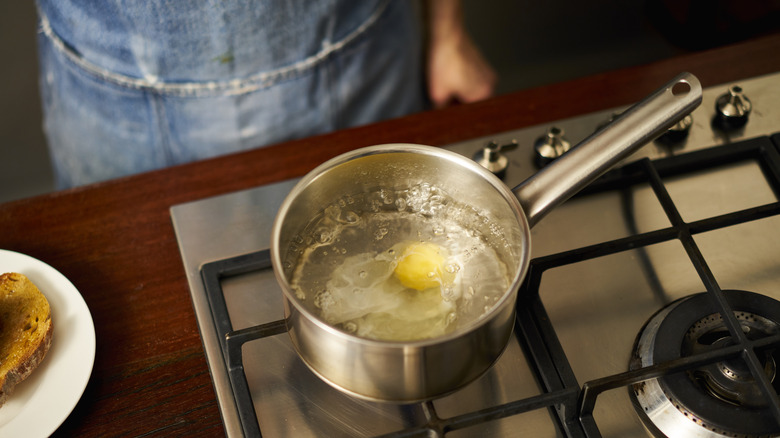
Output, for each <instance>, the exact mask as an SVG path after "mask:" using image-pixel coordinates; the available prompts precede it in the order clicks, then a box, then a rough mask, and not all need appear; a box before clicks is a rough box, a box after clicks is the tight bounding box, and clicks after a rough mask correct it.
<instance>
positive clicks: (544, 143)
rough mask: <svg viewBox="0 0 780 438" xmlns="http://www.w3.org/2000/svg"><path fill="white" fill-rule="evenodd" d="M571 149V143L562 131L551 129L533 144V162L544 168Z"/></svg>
mask: <svg viewBox="0 0 780 438" xmlns="http://www.w3.org/2000/svg"><path fill="white" fill-rule="evenodd" d="M569 149H571V143H569V141H568V140H566V137H564V132H563V129H561V128H558V127H555V126H553V127H551V128H550V129H548V130H547V133H546V134H545V135H544V136H542V137H539V138H538V139H536V142H534V150H535V151H536V153H535V154H534V157H535V162H536V165H537V166H538V167H544V166H546V165H548V164H550V163H551V162H552V161H553V160H555V159H556V158H558V157H560V156H561V155H563V154H565V153H566V152H568V151H569Z"/></svg>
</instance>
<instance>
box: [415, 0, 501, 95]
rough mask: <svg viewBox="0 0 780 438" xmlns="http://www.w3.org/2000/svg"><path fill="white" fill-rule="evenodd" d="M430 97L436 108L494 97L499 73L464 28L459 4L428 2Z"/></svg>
mask: <svg viewBox="0 0 780 438" xmlns="http://www.w3.org/2000/svg"><path fill="white" fill-rule="evenodd" d="M428 8H429V9H428V14H429V29H430V36H429V47H428V59H427V81H428V95H429V97H430V99H431V102H432V103H433V104H434V106H435V107H437V108H441V107H443V106H446V105H448V104H451V103H453V102H462V103H470V102H476V101H479V100H482V99H485V98H488V97H490V96H491V95H492V94H493V88H494V87H495V84H496V80H497V79H496V73H495V71H494V70H493V68H492V67H491V66H490V64H488V62H487V61H486V60H485V58H484V57H483V56H482V53H481V52H480V51H479V49H478V48H477V46H476V45H475V44H474V41H473V40H472V39H471V38H470V37H469V35H468V34H467V33H466V31H465V29H464V27H463V20H462V11H461V6H460V2H459V1H453V0H431V1H429V2H428Z"/></svg>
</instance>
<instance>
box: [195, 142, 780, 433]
mask: <svg viewBox="0 0 780 438" xmlns="http://www.w3.org/2000/svg"><path fill="white" fill-rule="evenodd" d="M778 148H780V134H775V135H773V136H771V137H759V138H755V139H751V140H747V141H743V142H740V143H737V144H731V145H725V146H719V147H716V148H711V149H706V150H701V151H696V152H691V153H687V154H683V155H678V156H674V157H670V158H664V159H659V160H655V161H650V160H648V159H644V160H640V161H637V162H635V163H632V164H630V165H627V166H625V167H622V168H619V169H616V170H613V171H611V172H609V173H607V174H606V175H604V176H603V177H602V178H601V179H599V180H598V181H596V182H595V183H593V184H591V185H590V186H589V187H588V188H586V189H585V190H584V191H583V192H581V193H580V194H579V195H578V196H586V195H587V194H588V193H594V192H602V191H608V190H613V191H614V190H617V191H623V192H625V191H626V190H627V189H628V188H629V187H631V186H632V185H635V184H639V183H643V184H649V185H650V187H652V190H653V193H654V194H655V196H656V197H657V198H658V200H659V201H660V203H661V205H662V207H663V209H664V212H665V213H666V215H667V217H668V218H669V220H670V222H671V224H672V225H671V226H670V227H668V228H664V229H660V230H654V231H650V232H645V233H639V234H634V235H631V236H628V237H625V238H620V239H615V240H611V241H607V242H602V243H598V244H595V245H590V246H586V247H583V248H578V249H574V250H570V251H566V252H562V253H558V254H552V255H548V256H544V257H539V258H536V259H533V260H531V263H530V268H529V271H528V274H527V276H526V279H525V281H524V283H523V285H522V286H521V288H520V290H519V295H518V305H517V317H516V319H515V336H517V338H518V341H519V342H520V344H521V346H522V347H523V350H524V353H525V355H526V356H527V357H528V358H529V361H530V362H531V364H532V367H533V368H534V372H535V374H536V378H537V380H538V382H539V384H540V385H541V387H542V388H543V390H544V391H543V393H542V394H540V395H536V396H533V397H529V398H524V399H521V400H515V401H512V402H509V403H504V404H501V405H498V406H493V407H489V408H486V409H482V410H478V411H474V412H470V413H466V414H462V415H458V416H455V417H450V418H439V416H438V415H437V413H436V410H435V408H434V405H433V403H432V402H426V403H421V404H420V406H419V408H420V410H421V412H422V413H423V414H424V417H425V419H426V420H427V421H426V422H425V423H424V424H421V425H419V426H416V427H411V428H409V429H405V430H402V431H398V432H394V433H391V434H388V435H383V436H384V437H396V438H400V437H430V436H431V435H432V434H433V435H435V436H439V437H442V436H444V435H445V434H446V433H447V432H450V431H454V430H460V429H464V428H466V427H470V426H473V425H475V424H480V423H483V422H488V421H492V420H497V419H500V418H506V417H509V416H513V415H518V414H521V413H525V412H530V411H533V410H536V409H541V408H547V409H549V410H550V412H551V413H552V416H553V418H554V419H555V421H556V422H557V426H558V428H559V430H560V431H561V432H562V433H563V434H564V435H565V436H568V437H600V436H601V433H600V431H599V429H598V426H597V425H596V421H595V420H594V418H593V409H594V407H595V404H596V399H597V397H598V396H599V395H600V394H602V393H604V392H605V391H609V390H613V389H616V388H620V387H630V386H631V385H633V384H635V383H639V382H642V381H644V380H647V379H652V378H657V377H660V376H663V375H667V374H671V373H676V372H681V371H685V370H690V369H694V368H698V367H701V366H703V365H706V364H710V363H715V362H719V361H723V360H725V359H728V358H733V357H742V358H743V359H744V360H745V361H746V362H747V364H748V367H749V369H750V371H751V373H752V375H753V376H757V382H758V385H759V387H760V389H761V391H762V393H763V395H764V396H765V397H766V398H767V400H769V401H770V402H771V409H770V410H771V412H772V414H773V416H774V418H775V420H776V421H777V422H778V424H780V399H779V398H778V394H777V393H776V392H775V390H774V388H773V387H772V384H771V382H770V381H769V379H768V378H767V377H766V375H765V374H764V373H763V372H761V362H760V360H759V359H758V357H757V355H756V351H757V350H762V349H766V348H769V347H772V348H775V347H780V335H775V336H769V337H766V338H762V339H759V340H748V339H747V338H746V336H745V335H744V334H743V333H742V330H741V329H740V325H739V322H738V321H737V319H736V318H735V317H734V314H733V311H731V309H730V307H729V304H728V302H727V301H726V299H725V298H724V296H723V291H722V290H721V289H720V286H719V285H718V283H717V281H716V280H715V278H714V275H713V273H712V272H711V271H710V269H709V267H708V266H707V261H706V260H705V259H704V257H703V255H702V253H701V251H700V250H699V248H698V247H697V245H696V243H695V242H694V240H693V236H694V235H696V234H699V233H703V232H707V231H712V230H717V229H721V228H725V227H729V226H733V225H737V224H741V223H746V222H750V221H755V220H758V219H763V218H767V217H771V216H775V215H780V202H773V203H770V204H766V205H762V206H758V207H754V208H749V209H745V210H740V211H736V212H732V213H728V214H724V215H719V216H715V217H710V218H706V219H702V220H697V221H694V222H688V223H686V222H685V221H683V219H682V217H681V216H680V213H679V212H678V210H677V208H676V206H675V204H674V203H673V202H672V199H671V197H670V196H669V193H668V192H667V190H666V187H665V186H664V183H663V181H662V178H664V177H670V176H678V175H684V174H687V173H692V172H697V171H700V170H706V169H712V168H716V167H718V166H721V165H724V164H728V163H737V162H744V161H753V162H756V163H757V164H758V166H759V167H760V168H761V170H762V171H763V174H764V176H765V177H766V180H767V183H768V184H769V185H770V186H771V189H772V190H773V192H774V194H775V197H776V198H778V199H780V153H778ZM672 240H679V241H680V243H681V244H682V245H683V247H684V249H685V251H686V253H687V255H688V257H689V258H690V260H691V262H692V263H693V266H694V267H695V269H696V271H697V273H698V275H699V277H700V278H701V280H702V282H703V283H704V285H705V287H706V290H707V293H709V294H710V295H711V297H712V298H713V300H714V303H715V305H716V309H718V310H720V313H721V315H724V322H725V324H726V327H727V328H728V329H729V331H730V332H731V334H732V336H733V337H734V339H736V340H737V342H736V343H735V344H734V345H731V346H728V347H724V348H720V349H716V350H713V351H709V352H706V353H700V354H696V355H693V356H687V357H682V358H680V359H675V360H672V361H668V362H663V363H658V364H655V365H652V366H649V367H645V368H641V369H637V370H634V371H627V372H623V373H619V374H614V375H611V376H607V377H603V378H599V379H596V380H592V381H588V382H585V383H583V384H580V383H579V382H578V381H577V379H576V378H575V375H574V371H573V370H572V367H571V365H570V364H569V361H568V359H567V357H566V355H565V353H564V351H563V347H562V346H561V344H560V342H559V341H558V338H557V335H556V332H555V329H554V328H553V326H552V324H551V322H550V319H549V318H548V316H547V311H546V309H545V308H544V305H543V304H542V300H541V298H540V296H539V286H540V284H541V279H542V274H543V273H544V272H545V271H547V270H549V269H552V268H555V267H558V266H564V265H568V264H572V263H577V262H581V261H585V260H589V259H594V258H598V257H603V256H606V255H610V254H615V253H618V252H622V251H629V250H635V249H637V248H643V247H646V246H648V245H653V244H657V243H661V242H666V241H672ZM270 267H271V261H270V255H269V253H268V250H263V251H258V252H254V253H249V254H245V255H241V256H237V257H232V258H228V259H224V260H218V261H214V262H210V263H207V264H204V265H203V266H202V267H201V276H202V279H203V282H204V286H205V290H206V295H207V296H208V299H209V303H210V305H211V309H212V316H213V319H214V324H215V327H216V329H217V333H218V334H219V340H220V346H221V348H222V354H223V358H224V361H225V365H226V368H227V370H228V374H229V378H230V383H231V386H232V390H233V395H234V398H235V401H236V406H237V408H238V414H239V417H240V421H241V425H242V429H243V432H244V435H245V436H247V437H260V436H261V435H262V434H261V428H260V425H259V424H258V420H257V416H256V414H255V408H254V403H253V401H252V397H251V393H250V390H249V385H248V383H247V379H246V375H245V373H244V368H243V362H242V346H243V345H244V343H246V342H249V341H253V340H257V339H261V338H265V337H269V336H275V335H279V334H282V333H285V332H286V330H287V329H286V327H285V322H284V320H278V321H274V322H270V323H267V324H263V325H259V326H255V327H249V328H245V329H241V330H233V326H232V324H231V321H230V317H229V314H228V310H227V305H226V303H225V298H224V295H223V293H222V285H221V281H222V279H224V278H227V277H231V276H237V275H241V274H245V273H248V272H254V271H260V270H264V269H270Z"/></svg>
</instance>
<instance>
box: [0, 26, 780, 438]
mask: <svg viewBox="0 0 780 438" xmlns="http://www.w3.org/2000/svg"><path fill="white" fill-rule="evenodd" d="M778 53H780V34H776V35H771V36H767V37H763V38H759V39H755V40H751V41H748V42H744V43H740V44H737V45H733V46H728V47H724V48H718V49H714V50H710V51H705V52H697V53H692V54H688V55H685V56H681V57H677V58H673V59H668V60H664V61H661V62H657V63H653V64H650V65H644V66H638V67H631V68H626V69H622V70H618V71H612V72H608V73H604V74H598V75H594V76H590V77H586V78H582V79H577V80H572V81H568V82H564V83H559V84H554V85H549V86H543V87H539V88H534V89H530V90H525V91H520V92H517V93H513V94H509V95H504V96H499V97H496V98H493V99H490V100H487V101H484V102H480V103H477V104H471V105H462V106H457V107H452V108H448V109H445V110H440V111H431V112H426V113H421V114H416V115H412V116H409V117H405V118H401V119H395V120H390V121H386V122H382V123H378V124H374V125H370V126H364V127H359V128H354V129H348V130H344V131H339V132H335V133H331V134H327V135H322V136H318V137H313V138H307V139H303V140H298V141H292V142H288V143H285V144H280V145H276V146H272V147H267V148H262V149H257V150H252V151H249V152H244V153H240V154H236V155H231V156H226V157H220V158H216V159H212V160H208V161H202V162H197V163H192V164H187V165H183V166H178V167H173V168H169V169H164V170H160V171H155V172H151V173H147V174H143V175H137V176H132V177H128V178H123V179H119V180H114V181H109V182H106V183H100V184H96V185H92V186H87V187H83V188H77V189H73V190H68V191H64V192H58V193H52V194H48V195H43V196H38V197H34V198H29V199H24V200H19V201H14V202H9V203H6V204H3V205H0V248H3V249H8V250H12V251H17V252H20V253H24V254H27V255H30V256H32V257H35V258H37V259H39V260H41V261H43V262H45V263H48V264H49V265H51V266H53V267H54V268H55V269H57V270H59V271H60V272H61V273H62V274H64V275H65V276H66V277H68V278H69V279H70V280H71V281H72V282H73V284H74V285H75V286H76V288H77V289H78V290H79V291H80V292H81V293H82V294H83V296H84V299H85V301H86V303H87V305H88V306H89V309H90V311H91V313H92V317H93V319H94V322H95V331H96V337H97V352H96V358H95V365H94V369H93V372H92V377H91V379H90V381H89V384H88V385H87V388H86V391H85V393H84V395H83V397H82V398H81V400H80V402H79V403H78V405H77V406H76V408H75V410H74V411H73V413H72V414H71V415H70V417H69V418H68V419H67V420H66V421H65V423H64V424H63V425H62V426H61V427H60V429H59V430H58V431H57V433H56V435H62V436H79V437H90V436H101V437H102V436H114V435H119V436H141V435H157V434H159V435H165V436H168V435H185V436H220V435H223V434H224V428H223V425H222V421H221V418H220V413H219V409H218V406H217V401H216V398H215V395H214V389H213V387H212V383H211V379H210V376H209V371H208V368H207V365H206V360H205V356H204V353H203V348H202V345H201V341H200V336H199V334H198V328H197V324H196V321H195V316H194V312H193V308H192V302H191V300H190V295H189V289H188V285H187V279H186V278H185V273H184V269H183V266H182V261H181V258H180V255H179V249H178V246H177V243H176V238H175V236H174V231H173V227H172V225H171V218H170V215H169V208H170V207H171V206H172V205H175V204H179V203H183V202H187V201H193V200H197V199H201V198H204V197H208V196H213V195H218V194H223V193H227V192H231V191H235V190H240V189H246V188H250V187H254V186H258V185H263V184H268V183H271V182H275V181H279V180H283V179H288V178H292V177H298V176H301V175H303V174H305V173H306V172H307V171H309V170H311V169H312V168H314V167H315V166H316V165H317V164H319V163H321V162H323V161H325V160H326V159H328V158H331V157H333V156H335V155H338V154H339V153H342V152H345V151H347V150H350V149H354V148H356V147H361V146H367V145H372V144H380V143H392V142H411V143H422V144H430V145H444V144H447V143H452V142H456V141H461V140H466V139H469V138H473V137H479V136H485V135H490V134H494V133H498V132H502V131H507V130H512V129H518V128H522V127H524V126H529V125H535V124H539V123H544V122H550V121H554V120H559V119H562V118H566V117H571V116H575V115H579V114H583V113H588V112H592V111H597V110H602V109H607V108H611V107H616V106H619V105H625V104H629V103H631V102H634V101H636V100H639V99H640V98H642V97H644V96H645V95H646V94H647V93H649V92H651V91H652V90H654V89H655V88H657V87H658V86H660V85H661V84H663V83H664V82H666V81H667V80H669V79H671V78H672V77H673V76H675V75H676V74H677V73H679V72H681V71H690V72H692V73H694V74H695V75H697V76H698V77H699V79H700V80H701V82H702V84H703V85H704V86H705V87H707V86H712V85H717V84H721V83H727V82H731V81H736V80H738V79H742V78H747V77H753V76H759V75H762V74H766V73H772V72H777V71H780V56H778ZM778 130H779V131H780V126H779V127H778ZM1 270H2V267H0V271H1ZM41 415H46V413H43V412H42V413H41Z"/></svg>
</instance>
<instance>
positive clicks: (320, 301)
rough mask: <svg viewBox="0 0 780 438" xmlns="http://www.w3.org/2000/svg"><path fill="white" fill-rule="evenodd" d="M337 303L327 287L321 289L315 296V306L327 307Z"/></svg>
mask: <svg viewBox="0 0 780 438" xmlns="http://www.w3.org/2000/svg"><path fill="white" fill-rule="evenodd" d="M334 303H335V300H334V299H333V295H331V293H330V292H329V291H328V290H327V289H326V290H321V291H319V292H318V293H317V295H315V296H314V307H316V308H318V309H327V308H328V306H330V305H332V304H334Z"/></svg>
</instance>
